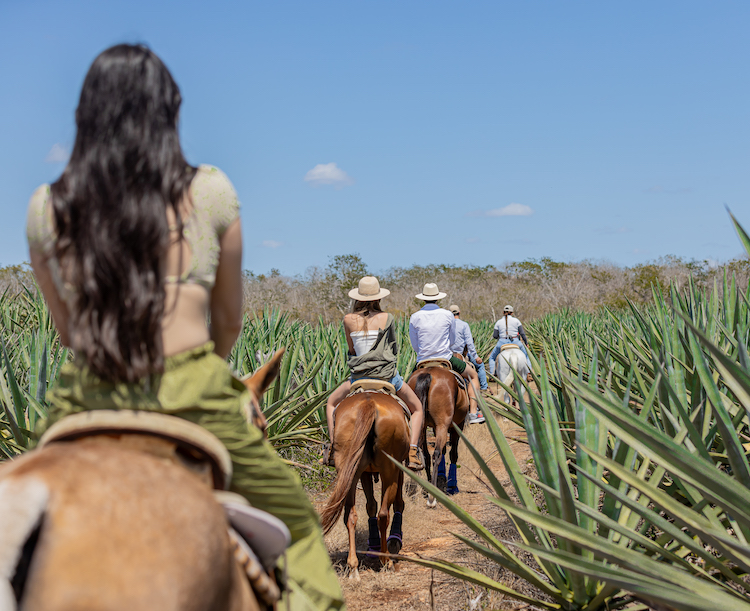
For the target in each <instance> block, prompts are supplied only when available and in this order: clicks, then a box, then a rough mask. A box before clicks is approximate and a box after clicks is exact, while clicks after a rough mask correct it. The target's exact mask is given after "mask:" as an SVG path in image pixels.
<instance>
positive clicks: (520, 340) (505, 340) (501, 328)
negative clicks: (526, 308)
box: [490, 305, 531, 381]
mask: <svg viewBox="0 0 750 611" xmlns="http://www.w3.org/2000/svg"><path fill="white" fill-rule="evenodd" d="M492 337H493V338H494V339H496V340H497V345H496V346H495V347H494V348H493V350H492V353H491V354H490V374H492V375H494V374H495V359H496V358H497V357H498V355H499V354H500V351H501V350H502V347H503V346H504V345H505V344H515V345H516V346H518V347H519V348H520V349H521V350H522V351H523V354H524V356H525V357H526V366H527V367H528V368H529V371H531V361H530V360H529V352H528V344H529V341H528V340H527V339H526V333H525V332H524V330H523V325H522V324H521V321H520V320H518V319H517V318H516V317H515V316H513V306H511V305H507V306H505V307H504V308H503V317H502V318H501V319H500V320H498V321H497V322H496V323H495V327H494V329H493V330H492ZM529 381H531V374H530V373H529Z"/></svg>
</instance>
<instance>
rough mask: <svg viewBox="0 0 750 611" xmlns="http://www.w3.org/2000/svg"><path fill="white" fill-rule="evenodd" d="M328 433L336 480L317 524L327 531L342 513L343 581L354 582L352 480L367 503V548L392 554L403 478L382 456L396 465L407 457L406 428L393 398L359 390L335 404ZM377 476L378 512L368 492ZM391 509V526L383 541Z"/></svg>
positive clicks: (398, 533)
mask: <svg viewBox="0 0 750 611" xmlns="http://www.w3.org/2000/svg"><path fill="white" fill-rule="evenodd" d="M333 435H334V439H333V449H334V461H335V463H336V472H337V473H336V481H335V482H334V487H333V492H332V493H331V496H330V498H329V499H328V503H327V504H326V506H325V509H323V512H322V513H321V522H322V524H323V531H324V532H326V533H327V532H329V531H330V530H331V529H332V528H333V526H334V525H335V524H336V520H338V518H339V516H340V515H341V513H342V512H343V513H344V523H345V524H346V528H347V530H348V531H349V556H348V558H347V565H348V566H349V569H350V570H351V573H350V575H349V578H350V579H351V578H352V577H354V578H356V579H359V570H358V567H359V560H358V559H357V550H356V547H355V544H354V535H355V529H356V526H357V509H356V507H355V506H354V503H355V497H356V494H357V482H358V481H361V482H362V489H363V490H364V492H365V497H366V499H367V515H368V517H369V520H368V525H369V549H370V550H371V551H379V552H382V553H386V552H388V553H391V554H397V553H398V552H399V551H400V550H401V544H402V531H401V519H402V515H403V511H404V505H405V503H404V497H403V483H404V474H403V472H402V471H401V470H400V469H399V468H398V467H397V466H396V465H395V464H393V462H391V461H390V460H389V459H388V456H392V457H393V458H394V459H395V460H396V461H398V462H403V461H404V460H406V458H407V456H408V454H409V425H408V424H407V422H406V417H405V415H404V410H403V409H402V408H401V405H400V404H399V403H398V401H396V399H394V398H393V397H391V396H390V395H388V394H385V393H381V392H361V393H357V394H354V395H350V396H348V397H346V398H345V399H344V400H343V401H342V402H341V403H339V405H338V407H337V408H336V426H335V427H334V433H333ZM386 455H388V456H386ZM377 473H379V474H380V479H381V497H380V511H378V504H377V501H376V500H375V493H374V491H373V479H374V476H375V474H377ZM391 506H393V525H392V526H391V533H390V536H389V537H388V538H387V539H386V533H387V530H388V522H389V520H390V510H391Z"/></svg>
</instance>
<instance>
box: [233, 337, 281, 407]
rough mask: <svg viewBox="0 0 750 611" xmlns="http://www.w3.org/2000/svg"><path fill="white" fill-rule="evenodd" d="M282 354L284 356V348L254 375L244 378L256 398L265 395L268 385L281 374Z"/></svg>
mask: <svg viewBox="0 0 750 611" xmlns="http://www.w3.org/2000/svg"><path fill="white" fill-rule="evenodd" d="M282 356H284V348H282V349H281V350H279V351H278V352H277V353H276V354H274V355H273V358H272V359H271V360H270V361H268V362H267V363H266V364H265V365H263V366H262V367H261V368H260V369H258V370H257V371H256V372H255V373H254V374H253V375H251V376H250V377H248V378H245V379H244V380H242V382H243V384H244V385H245V386H247V389H248V390H249V391H250V392H251V393H252V394H253V395H254V396H255V398H256V399H258V400H259V399H260V398H261V397H262V396H263V393H264V392H266V391H267V390H268V387H269V386H270V385H271V383H272V382H273V381H274V380H275V379H276V376H277V375H279V369H280V367H281V357H282Z"/></svg>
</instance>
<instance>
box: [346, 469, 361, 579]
mask: <svg viewBox="0 0 750 611" xmlns="http://www.w3.org/2000/svg"><path fill="white" fill-rule="evenodd" d="M356 481H357V480H356V479H355V480H354V483H353V484H352V488H351V490H350V491H349V494H348V495H347V497H346V506H345V507H344V522H346V528H347V530H348V531H349V557H348V558H347V559H346V564H347V566H348V567H349V571H350V572H349V579H352V578H354V579H356V580H357V581H359V559H358V558H357V546H356V543H355V541H354V538H355V534H356V531H357V508H356V507H355V506H354V501H355V498H356V495H357V484H356Z"/></svg>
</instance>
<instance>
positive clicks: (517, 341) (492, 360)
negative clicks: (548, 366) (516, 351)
mask: <svg viewBox="0 0 750 611" xmlns="http://www.w3.org/2000/svg"><path fill="white" fill-rule="evenodd" d="M505 344H515V345H516V346H518V347H519V348H521V350H523V353H524V355H526V364H527V365H528V366H529V371H531V361H530V360H529V353H528V352H527V351H526V346H524V343H523V342H522V341H521V338H519V337H516V338H514V339H504V338H503V339H499V340H497V346H495V347H494V348H493V349H492V354H490V374H491V375H495V359H496V358H497V355H498V354H500V351H501V350H502V346H503V345H505Z"/></svg>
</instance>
